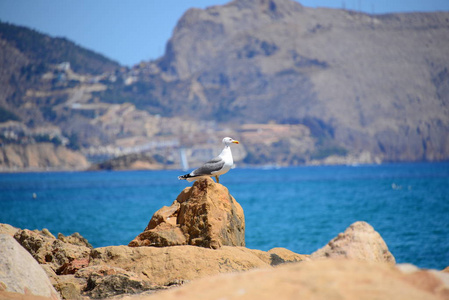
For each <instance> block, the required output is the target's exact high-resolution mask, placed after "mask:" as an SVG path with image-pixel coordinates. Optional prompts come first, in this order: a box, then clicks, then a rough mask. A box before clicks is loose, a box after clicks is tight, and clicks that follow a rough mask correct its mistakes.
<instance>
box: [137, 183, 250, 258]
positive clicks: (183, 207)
mask: <svg viewBox="0 0 449 300" xmlns="http://www.w3.org/2000/svg"><path fill="white" fill-rule="evenodd" d="M186 244H187V245H194V246H201V247H205V248H213V249H217V248H220V247H221V246H245V217H244V214H243V209H242V207H241V206H240V204H239V203H238V202H237V201H235V199H234V197H232V196H231V195H230V194H229V191H228V189H227V188H226V187H224V186H223V185H221V184H217V183H215V182H214V181H213V180H212V179H210V178H207V179H201V180H198V181H196V182H195V183H194V184H193V186H192V187H190V188H185V189H184V190H183V191H182V192H181V194H179V196H178V197H177V199H176V200H175V201H174V202H173V204H172V205H171V206H170V207H166V206H164V207H162V208H161V209H160V210H158V211H157V212H156V213H155V214H154V215H153V217H152V218H151V220H150V222H149V224H148V226H147V228H146V229H145V230H144V232H142V233H141V234H139V235H138V236H137V237H136V238H135V239H134V240H133V241H131V242H130V243H129V246H131V247H138V246H158V247H163V246H174V245H186Z"/></svg>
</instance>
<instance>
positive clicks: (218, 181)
mask: <svg viewBox="0 0 449 300" xmlns="http://www.w3.org/2000/svg"><path fill="white" fill-rule="evenodd" d="M215 179H216V180H217V183H220V180H218V175H215Z"/></svg>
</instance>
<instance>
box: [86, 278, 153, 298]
mask: <svg viewBox="0 0 449 300" xmlns="http://www.w3.org/2000/svg"><path fill="white" fill-rule="evenodd" d="M150 289H151V284H150V283H149V282H147V281H143V280H141V279H139V278H137V277H130V276H127V275H124V274H115V275H107V276H102V277H93V278H91V279H90V280H89V281H88V285H87V290H86V291H87V295H88V296H90V297H92V298H94V299H104V298H107V297H111V296H115V295H120V294H136V293H141V292H144V291H147V290H150Z"/></svg>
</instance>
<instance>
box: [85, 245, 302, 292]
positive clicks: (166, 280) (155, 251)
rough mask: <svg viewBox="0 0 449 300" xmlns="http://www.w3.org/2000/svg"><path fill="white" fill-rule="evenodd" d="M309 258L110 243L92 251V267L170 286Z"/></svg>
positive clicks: (244, 250) (227, 249)
mask: <svg viewBox="0 0 449 300" xmlns="http://www.w3.org/2000/svg"><path fill="white" fill-rule="evenodd" d="M305 257H306V256H301V255H299V254H298V255H296V256H292V257H290V259H289V258H287V257H283V258H281V257H280V255H276V254H275V253H269V252H264V251H260V250H251V249H248V248H244V247H230V246H223V247H221V248H220V249H216V250H214V249H206V248H203V247H194V246H173V247H164V248H162V247H127V246H109V247H103V248H96V249H94V250H93V251H92V257H91V261H90V266H101V265H103V266H108V267H114V268H121V269H124V270H127V271H130V272H133V273H134V274H137V276H138V277H140V278H141V279H143V280H148V281H149V282H151V283H152V284H153V285H156V286H167V285H172V284H174V283H179V281H182V282H184V281H190V280H192V279H197V278H201V277H205V276H210V275H215V274H219V273H227V272H237V271H246V270H250V269H254V268H264V267H271V265H276V264H278V262H279V261H280V260H282V261H283V262H289V261H300V260H301V259H305ZM89 268H90V267H89ZM78 272H79V273H82V272H83V270H80V271H78ZM77 274H78V273H77Z"/></svg>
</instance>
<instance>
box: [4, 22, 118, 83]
mask: <svg viewBox="0 0 449 300" xmlns="http://www.w3.org/2000/svg"><path fill="white" fill-rule="evenodd" d="M0 38H1V39H3V40H6V41H7V42H9V43H11V44H12V45H14V46H15V47H16V48H17V49H18V50H20V51H21V52H22V53H24V54H25V55H26V56H27V57H29V58H30V59H32V60H33V61H36V62H39V63H40V62H42V63H44V64H59V63H61V62H65V61H67V62H70V65H71V68H72V69H73V70H74V71H75V72H77V73H82V74H83V73H91V74H101V73H104V72H110V71H113V70H114V69H116V68H118V67H119V66H120V65H119V64H118V63H117V62H115V61H112V60H110V59H108V58H106V57H105V56H103V55H101V54H98V53H95V52H93V51H91V50H87V49H85V48H82V47H80V46H78V45H76V44H75V43H73V42H71V41H69V40H67V39H65V38H51V37H49V36H48V35H45V34H42V33H39V32H37V31H35V30H32V29H29V28H26V27H22V26H16V25H12V24H9V23H4V22H1V21H0Z"/></svg>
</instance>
